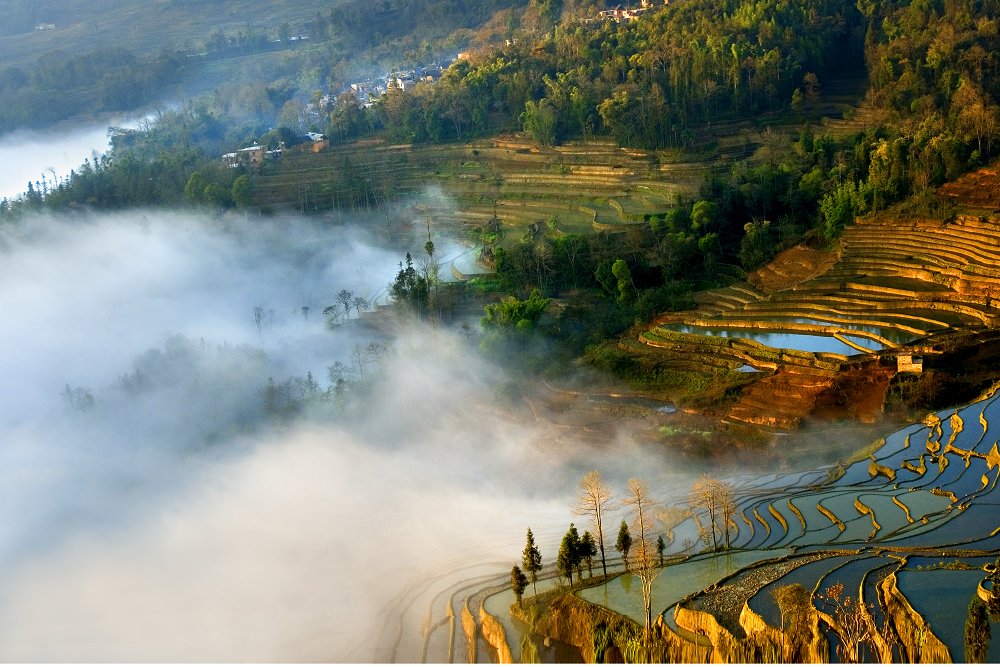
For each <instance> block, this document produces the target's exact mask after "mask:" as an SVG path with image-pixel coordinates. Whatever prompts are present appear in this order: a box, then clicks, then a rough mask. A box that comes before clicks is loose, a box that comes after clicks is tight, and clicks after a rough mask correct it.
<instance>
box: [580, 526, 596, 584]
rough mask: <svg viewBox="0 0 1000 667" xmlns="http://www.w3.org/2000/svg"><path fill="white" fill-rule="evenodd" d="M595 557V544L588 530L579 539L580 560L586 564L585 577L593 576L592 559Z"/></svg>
mask: <svg viewBox="0 0 1000 667" xmlns="http://www.w3.org/2000/svg"><path fill="white" fill-rule="evenodd" d="M595 556H597V542H596V541H595V540H594V536H593V535H591V534H590V531H589V530H586V531H584V532H583V536H582V537H581V538H580V558H581V559H582V560H583V562H584V563H586V564H587V576H588V577H593V576H594V557H595Z"/></svg>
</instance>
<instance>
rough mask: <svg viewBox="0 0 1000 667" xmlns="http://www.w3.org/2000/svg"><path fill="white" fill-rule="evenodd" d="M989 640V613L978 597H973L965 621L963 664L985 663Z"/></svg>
mask: <svg viewBox="0 0 1000 667" xmlns="http://www.w3.org/2000/svg"><path fill="white" fill-rule="evenodd" d="M990 639H991V636H990V619H989V612H988V610H987V608H986V605H985V604H984V603H983V601H982V600H980V599H979V597H978V596H976V597H973V598H972V600H971V601H970V602H969V616H968V618H966V620H965V662H969V663H980V662H986V652H987V651H988V650H989V647H990Z"/></svg>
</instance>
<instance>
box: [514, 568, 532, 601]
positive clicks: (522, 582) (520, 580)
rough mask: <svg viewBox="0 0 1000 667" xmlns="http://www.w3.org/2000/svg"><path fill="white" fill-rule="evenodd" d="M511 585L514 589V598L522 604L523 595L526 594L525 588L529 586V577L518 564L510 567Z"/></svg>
mask: <svg viewBox="0 0 1000 667" xmlns="http://www.w3.org/2000/svg"><path fill="white" fill-rule="evenodd" d="M510 587H511V590H513V591H514V599H515V600H516V601H517V604H518V606H520V604H521V596H522V595H524V589H526V588H527V587H528V578H527V577H526V576H524V572H522V571H521V568H519V567H518V566H517V565H514V567H512V568H511V569H510Z"/></svg>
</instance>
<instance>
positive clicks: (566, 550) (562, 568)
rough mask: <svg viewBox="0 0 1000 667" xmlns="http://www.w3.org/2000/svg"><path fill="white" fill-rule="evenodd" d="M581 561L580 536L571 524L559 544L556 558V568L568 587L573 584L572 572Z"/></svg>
mask: <svg viewBox="0 0 1000 667" xmlns="http://www.w3.org/2000/svg"><path fill="white" fill-rule="evenodd" d="M581 561H582V558H581V557H580V535H579V533H577V531H576V526H574V525H573V524H572V523H571V524H569V530H567V531H566V534H565V535H563V538H562V542H560V543H559V553H558V554H557V556H556V567H558V568H559V572H560V573H561V574H562V575H563V576H565V577H566V578H567V579H569V583H570V585H572V584H573V570H574V569H575V568H577V567H579V565H580V562H581Z"/></svg>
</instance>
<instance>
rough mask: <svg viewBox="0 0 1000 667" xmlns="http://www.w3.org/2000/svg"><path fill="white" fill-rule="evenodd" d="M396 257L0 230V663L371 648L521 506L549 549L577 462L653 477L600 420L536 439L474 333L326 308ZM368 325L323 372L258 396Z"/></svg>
mask: <svg viewBox="0 0 1000 667" xmlns="http://www.w3.org/2000/svg"><path fill="white" fill-rule="evenodd" d="M401 254H402V253H401V252H400V250H399V249H393V250H387V249H384V248H380V247H378V246H377V245H375V244H373V243H371V242H370V241H369V239H368V238H367V236H366V233H365V231H364V229H362V228H359V227H357V226H354V227H330V226H323V225H321V224H320V223H318V222H316V221H310V220H296V219H289V220H277V221H262V220H259V219H256V220H243V219H239V218H232V219H228V218H201V217H197V216H191V215H181V214H168V213H160V212H128V213H122V214H118V215H107V216H99V217H98V216H81V217H74V218H68V219H46V218H38V219H31V220H27V221H25V222H23V223H21V224H19V225H18V226H16V227H7V228H3V229H2V230H0V309H2V311H3V312H4V318H2V319H0V339H2V340H4V341H5V342H6V344H7V353H6V354H5V355H4V356H3V360H2V362H0V363H2V368H0V400H2V404H3V405H4V406H5V408H4V410H3V412H0V499H2V502H0V512H2V513H3V516H0V589H2V590H3V591H4V595H3V596H0V659H2V660H8V661H10V660H13V661H51V660H72V661H89V660H104V661H117V660H134V661H184V660H196V661H217V660H220V661H221V660H239V661H344V660H373V659H375V658H376V657H378V656H382V655H385V653H384V651H385V647H379V646H377V645H376V640H375V638H376V637H378V636H379V632H378V629H379V628H378V625H379V623H380V622H381V621H382V620H383V619H384V618H385V617H384V612H385V611H386V609H387V608H390V607H391V603H392V601H393V600H394V599H397V598H398V596H399V595H400V592H401V591H403V590H405V589H406V588H407V587H408V586H411V585H413V584H414V583H415V582H419V581H421V579H422V578H424V577H426V576H429V575H431V574H434V575H442V574H447V573H449V572H453V571H455V570H457V569H458V568H460V567H462V566H464V565H468V564H479V563H494V562H495V563H498V568H499V569H498V572H499V573H500V574H502V573H503V572H504V571H509V565H505V563H510V562H514V561H515V560H517V559H519V554H520V551H521V548H522V546H523V536H524V530H525V528H526V527H527V526H528V525H531V526H532V528H534V529H535V532H536V534H537V535H538V536H539V538H540V541H541V544H542V546H543V552H544V553H545V556H546V559H548V560H551V559H552V558H554V555H555V553H554V549H555V545H556V544H557V542H558V539H559V537H560V536H561V533H562V532H563V531H564V530H565V527H566V525H567V524H568V522H569V521H570V520H573V517H572V515H571V514H570V512H569V503H570V499H571V497H572V495H573V491H574V488H575V485H576V483H577V481H578V479H579V477H580V475H581V474H582V473H583V472H585V471H586V470H589V469H591V468H593V467H599V468H601V470H602V471H603V472H604V473H605V474H606V476H607V477H608V478H609V480H610V481H612V482H614V483H619V484H622V483H623V482H624V480H625V479H626V478H627V477H629V476H631V475H634V474H641V475H643V476H646V477H648V478H649V479H650V482H651V486H653V487H654V488H657V487H659V488H666V487H667V485H668V484H673V486H674V487H675V488H676V487H677V486H678V481H679V476H680V473H677V472H672V473H663V472H661V471H663V470H665V469H668V468H667V466H665V465H664V461H663V460H662V459H660V458H659V457H658V456H657V455H655V454H651V453H649V452H645V451H642V450H640V449H639V448H638V447H636V446H635V445H633V444H631V442H630V441H629V439H628V437H627V435H625V434H623V435H622V436H621V437H620V438H618V439H616V440H615V441H614V442H609V443H607V446H606V448H599V449H598V448H594V447H590V446H584V445H580V446H575V445H573V444H570V445H567V444H566V443H563V444H562V445H561V446H558V447H557V446H555V444H554V443H555V442H556V438H557V436H558V433H557V432H556V431H555V430H553V429H554V427H553V426H551V425H548V424H544V423H540V422H537V421H535V420H534V419H532V417H531V412H530V410H528V409H526V408H525V407H524V406H523V405H522V404H519V403H518V402H517V401H514V402H513V403H511V402H508V401H505V400H503V399H501V398H498V396H497V393H496V392H495V387H496V386H497V385H498V383H499V382H500V380H502V378H503V373H504V372H503V370H502V369H500V368H497V367H496V366H494V365H491V364H489V363H486V362H484V361H483V360H482V359H480V358H479V356H478V355H477V354H476V352H475V347H476V344H475V341H471V342H470V341H468V340H466V339H465V338H464V337H461V336H453V335H451V334H449V333H448V332H446V331H444V330H442V329H440V328H424V327H421V326H417V325H416V324H413V323H411V324H408V325H406V326H404V327H403V328H402V329H401V330H400V331H399V332H397V333H396V334H392V335H386V334H381V333H378V331H377V330H375V329H371V328H369V327H367V326H364V325H360V324H358V322H357V321H356V318H355V316H353V315H352V320H351V321H349V322H348V323H347V324H345V325H343V326H340V327H337V328H335V329H330V328H329V327H327V325H326V324H325V323H324V322H323V318H322V316H321V313H322V310H323V308H324V307H325V306H326V305H329V304H331V303H334V302H335V300H336V294H337V292H338V291H339V290H342V289H346V290H349V291H351V292H353V293H354V294H356V295H359V296H364V297H366V298H368V297H374V296H377V295H378V294H384V291H385V286H386V284H387V283H388V282H389V281H390V280H391V278H392V276H393V275H394V274H395V271H396V269H397V267H398V262H399V260H400V257H401ZM304 307H307V308H308V310H303V308H304ZM255 309H260V310H258V311H257V312H258V313H264V314H265V316H264V317H263V318H258V317H255ZM373 341H374V342H378V343H379V344H384V345H386V347H387V350H388V351H387V352H386V353H384V354H382V355H380V358H378V359H373V360H370V363H369V364H368V365H367V366H366V370H365V371H364V372H363V373H362V372H354V375H353V376H352V377H353V380H352V381H351V382H350V383H349V388H348V389H347V390H346V391H344V392H342V393H341V394H338V395H337V396H336V397H333V394H332V393H330V394H329V395H326V394H324V396H325V397H316V398H313V399H310V401H303V404H304V405H306V407H305V408H303V409H301V410H298V411H293V412H288V413H279V412H276V411H272V412H269V411H268V407H267V399H266V396H267V395H268V393H267V391H268V390H267V388H268V387H269V386H270V387H272V389H273V387H274V386H275V383H276V384H277V385H278V386H279V387H280V386H282V383H283V381H284V380H285V379H286V378H288V377H290V376H295V377H298V378H302V377H304V376H305V374H306V373H307V372H309V373H311V374H312V375H313V377H314V378H315V380H316V381H317V382H318V385H319V387H318V391H320V392H322V391H325V390H326V389H327V388H328V387H330V381H329V380H328V379H327V377H326V368H327V367H328V366H330V365H332V364H334V363H335V362H338V361H339V362H342V363H344V364H345V365H347V366H350V365H351V363H352V362H351V358H352V354H354V353H355V351H356V350H358V349H361V348H362V347H363V346H365V345H367V344H368V343H370V342H373ZM269 381H270V382H271V384H270V385H269ZM67 385H69V388H70V392H69V394H68V395H66V396H63V395H62V394H63V393H64V392H65V389H66V386H67ZM287 386H288V387H299V386H300V385H294V384H289V385H287ZM525 392H526V393H527V392H528V388H526V389H525ZM307 393H308V392H307ZM313 393H315V392H313ZM86 397H90V398H91V399H92V400H85V398H86ZM505 568H506V569H505ZM416 611H418V612H419V613H421V614H422V613H423V612H425V611H426V610H423V609H421V610H416ZM380 651H381V652H380Z"/></svg>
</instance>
